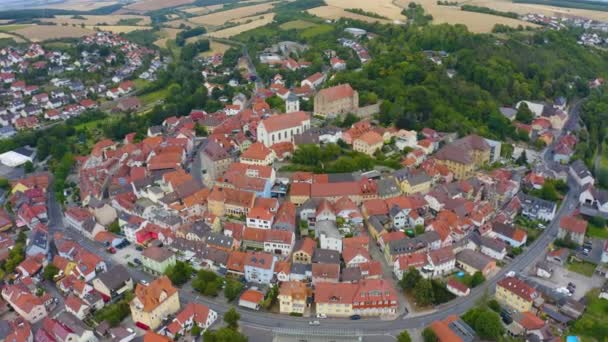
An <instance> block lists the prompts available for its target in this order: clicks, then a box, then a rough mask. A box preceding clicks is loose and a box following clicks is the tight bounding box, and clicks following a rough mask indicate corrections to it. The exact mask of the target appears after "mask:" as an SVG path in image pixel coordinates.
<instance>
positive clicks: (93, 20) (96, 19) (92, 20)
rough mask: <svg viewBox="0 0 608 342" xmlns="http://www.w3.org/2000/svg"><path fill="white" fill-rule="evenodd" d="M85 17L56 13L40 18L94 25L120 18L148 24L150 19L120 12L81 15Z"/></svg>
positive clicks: (114, 22) (52, 21) (53, 21)
mask: <svg viewBox="0 0 608 342" xmlns="http://www.w3.org/2000/svg"><path fill="white" fill-rule="evenodd" d="M82 17H84V18H85V19H73V18H72V16H71V15H57V16H55V18H45V19H41V21H43V22H49V23H56V24H59V25H61V24H68V25H72V24H76V25H80V24H85V25H86V26H94V25H101V24H104V25H105V24H107V25H117V24H118V22H119V21H120V20H131V19H135V20H137V19H139V20H138V21H137V24H136V25H150V23H151V20H150V17H148V16H143V15H128V14H120V15H83V16H82Z"/></svg>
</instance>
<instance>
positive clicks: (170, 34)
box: [154, 27, 182, 48]
mask: <svg viewBox="0 0 608 342" xmlns="http://www.w3.org/2000/svg"><path fill="white" fill-rule="evenodd" d="M181 31H182V30H180V29H174V28H168V27H163V28H161V29H160V33H159V34H160V38H159V39H158V40H157V41H155V42H154V45H156V46H158V47H159V48H166V47H167V40H169V39H175V36H176V35H177V34H178V33H179V32H181Z"/></svg>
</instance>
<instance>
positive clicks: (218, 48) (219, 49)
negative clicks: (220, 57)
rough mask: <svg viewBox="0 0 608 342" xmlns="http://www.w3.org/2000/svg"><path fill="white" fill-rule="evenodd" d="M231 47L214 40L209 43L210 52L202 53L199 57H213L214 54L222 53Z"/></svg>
mask: <svg viewBox="0 0 608 342" xmlns="http://www.w3.org/2000/svg"><path fill="white" fill-rule="evenodd" d="M230 48H231V46H230V45H228V44H223V43H218V42H216V41H215V40H212V41H210V50H209V51H205V52H202V53H201V54H200V55H201V56H203V57H208V56H213V55H215V54H216V53H224V52H226V50H228V49H230Z"/></svg>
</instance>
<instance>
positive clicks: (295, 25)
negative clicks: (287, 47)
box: [279, 20, 317, 30]
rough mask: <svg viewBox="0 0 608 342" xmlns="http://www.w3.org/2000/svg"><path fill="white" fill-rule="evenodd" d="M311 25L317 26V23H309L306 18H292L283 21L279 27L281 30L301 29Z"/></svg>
mask: <svg viewBox="0 0 608 342" xmlns="http://www.w3.org/2000/svg"><path fill="white" fill-rule="evenodd" d="M313 26H317V24H315V23H311V22H310V21H306V20H293V21H288V22H286V23H283V24H281V25H280V26H279V27H280V28H281V29H283V30H292V29H295V30H302V29H305V28H309V27H313Z"/></svg>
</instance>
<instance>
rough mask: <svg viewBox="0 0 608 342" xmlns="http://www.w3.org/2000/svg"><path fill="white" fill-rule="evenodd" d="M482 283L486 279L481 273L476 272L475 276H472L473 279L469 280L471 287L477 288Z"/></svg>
mask: <svg viewBox="0 0 608 342" xmlns="http://www.w3.org/2000/svg"><path fill="white" fill-rule="evenodd" d="M484 281H486V277H484V276H483V273H481V272H479V271H477V272H475V274H473V277H472V278H471V287H477V286H478V285H481V283H483V282H484Z"/></svg>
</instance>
